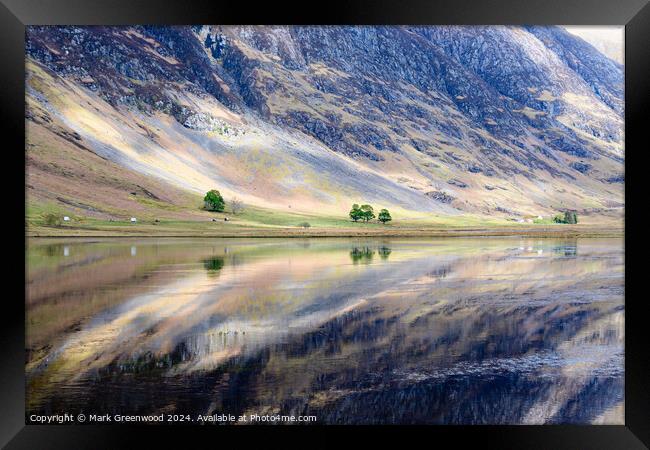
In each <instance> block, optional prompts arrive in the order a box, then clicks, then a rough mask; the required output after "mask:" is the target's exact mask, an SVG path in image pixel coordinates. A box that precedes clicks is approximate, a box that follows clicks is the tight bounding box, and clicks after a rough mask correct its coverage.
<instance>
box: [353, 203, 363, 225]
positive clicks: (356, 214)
mask: <svg viewBox="0 0 650 450" xmlns="http://www.w3.org/2000/svg"><path fill="white" fill-rule="evenodd" d="M350 218H351V219H352V220H354V221H355V222H357V221H358V220H359V219H363V211H361V207H359V205H357V204H356V203H355V204H354V205H352V209H351V210H350Z"/></svg>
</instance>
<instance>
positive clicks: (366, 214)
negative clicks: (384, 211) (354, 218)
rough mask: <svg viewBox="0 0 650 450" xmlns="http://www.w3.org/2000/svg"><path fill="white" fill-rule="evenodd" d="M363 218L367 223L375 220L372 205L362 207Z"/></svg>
mask: <svg viewBox="0 0 650 450" xmlns="http://www.w3.org/2000/svg"><path fill="white" fill-rule="evenodd" d="M361 218H362V219H363V220H365V221H366V222H368V221H370V220H372V219H374V218H375V210H374V209H372V206H370V205H361Z"/></svg>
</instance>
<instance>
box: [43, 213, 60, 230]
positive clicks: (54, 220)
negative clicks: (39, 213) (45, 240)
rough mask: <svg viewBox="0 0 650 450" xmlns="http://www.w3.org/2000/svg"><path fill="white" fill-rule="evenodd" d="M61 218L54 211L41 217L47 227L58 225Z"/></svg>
mask: <svg viewBox="0 0 650 450" xmlns="http://www.w3.org/2000/svg"><path fill="white" fill-rule="evenodd" d="M61 220H62V219H61V216H60V215H58V214H54V213H46V214H45V216H44V217H43V222H45V225H47V226H49V227H60V226H61Z"/></svg>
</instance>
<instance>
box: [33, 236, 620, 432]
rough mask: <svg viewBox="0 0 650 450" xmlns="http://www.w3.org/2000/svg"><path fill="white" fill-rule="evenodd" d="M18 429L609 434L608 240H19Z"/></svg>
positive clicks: (616, 341) (614, 313)
mask: <svg viewBox="0 0 650 450" xmlns="http://www.w3.org/2000/svg"><path fill="white" fill-rule="evenodd" d="M26 252H27V305H26V334H27V335H26V367H25V370H26V376H27V415H31V414H54V413H64V412H67V413H71V414H78V413H85V414H105V413H106V414H162V413H165V414H167V413H169V414H174V413H176V414H188V415H190V416H191V417H192V419H194V418H195V417H196V415H197V414H201V415H211V414H233V415H237V416H239V415H242V414H248V415H250V414H261V415H277V414H280V415H296V416H299V415H300V416H307V415H309V416H315V417H316V420H317V423H337V424H338V423H340V424H376V423H399V424H402V423H430V424H541V423H607V424H622V423H624V417H623V409H624V408H623V402H624V384H623V380H624V346H623V341H624V315H625V309H624V277H623V275H624V262H623V261H624V258H623V256H624V255H623V242H622V239H578V240H576V239H570V240H556V239H520V238H497V239H487V238H467V239H464V238H446V239H349V238H346V239H295V238H293V239H194V240H188V239H183V240H181V239H124V240H122V239H106V240H97V239H95V240H90V239H87V240H80V239H68V240H64V239H62V240H54V239H31V240H30V241H29V243H28V247H27V250H26Z"/></svg>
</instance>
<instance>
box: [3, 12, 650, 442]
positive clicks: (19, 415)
mask: <svg viewBox="0 0 650 450" xmlns="http://www.w3.org/2000/svg"><path fill="white" fill-rule="evenodd" d="M205 23H214V24H263V23H264V24H269V23H273V24H467V25H474V24H484V25H485V24H521V25H528V24H545V25H547V24H554V25H625V27H626V28H625V30H626V31H625V97H626V109H625V111H626V112H625V135H626V140H625V148H626V164H625V166H626V173H625V195H626V203H627V205H626V206H627V207H626V214H625V228H626V229H625V243H626V252H625V260H626V273H625V283H626V305H625V309H626V340H625V425H624V426H592V425H589V426H569V425H553V426H481V427H472V426H429V427H416V428H413V427H408V428H406V427H400V426H391V427H383V428H375V427H297V428H293V427H269V428H264V429H260V428H258V427H253V428H248V427H245V428H243V429H242V428H239V427H228V428H227V429H226V428H221V427H193V428H192V429H191V430H190V429H187V428H179V427H178V426H176V427H175V428H173V430H172V429H170V428H171V427H164V426H155V427H152V426H150V427H144V428H143V427H135V426H126V425H123V426H108V425H107V426H95V425H84V426H80V425H58V426H43V425H41V426H38V425H25V414H24V403H25V392H24V352H25V350H24V349H25V345H24V336H25V333H24V331H25V318H24V312H25V311H24V294H25V291H24V287H23V285H22V282H23V280H24V279H25V274H24V269H25V265H24V263H23V264H21V262H20V261H21V259H23V258H24V257H25V244H26V242H25V240H24V239H19V238H18V237H17V236H19V235H20V236H25V229H24V222H21V220H20V215H21V214H23V215H24V212H25V211H24V210H25V193H24V184H25V178H24V177H25V171H24V164H25V159H24V158H25V154H24V148H25V147H24V146H25V143H24V134H25V133H24V108H25V99H24V75H25V74H24V60H25V51H24V37H25V26H27V25H39V24H40V25H44V24H61V25H62V24H76V25H97V24H110V25H127V24H205ZM648 43H650V4H649V2H648V0H619V1H607V0H580V1H579V0H534V1H531V0H527V1H522V0H484V1H471V0H456V1H454V0H445V1H436V2H433V1H427V0H408V1H396V0H395V1H389V0H377V1H363V0H354V1H342V0H341V1H339V0H336V1H328V2H323V3H322V4H316V3H311V5H308V4H307V2H305V4H304V5H302V6H301V5H296V4H291V3H288V2H287V3H286V4H279V3H277V2H267V3H260V4H255V5H254V6H253V4H248V3H244V2H241V1H239V2H232V1H227V2H216V1H214V0H212V1H211V0H195V1H189V0H185V1H183V2H179V1H174V0H139V1H138V0H112V1H111V0H103V1H99V0H94V1H83V0H68V1H54V0H0V55H1V58H0V61H1V62H2V67H0V95H1V97H0V123H2V124H4V125H5V130H6V131H5V133H3V136H2V137H3V139H2V141H0V142H2V148H3V149H4V151H3V153H2V157H3V161H4V163H5V167H4V168H5V170H4V172H3V175H4V176H3V177H2V185H3V191H2V192H3V193H5V195H4V196H3V203H4V206H5V227H6V230H7V234H6V235H5V236H6V238H5V239H6V245H8V246H9V252H10V253H9V254H8V255H7V257H6V258H5V262H6V263H8V264H7V269H5V280H6V286H8V287H10V288H12V289H5V295H4V296H3V298H2V300H3V302H4V305H3V306H4V312H3V314H2V315H1V316H2V327H1V328H0V331H1V333H2V336H1V340H0V348H1V349H2V352H3V364H2V369H1V370H0V390H1V391H2V401H0V445H3V446H5V445H6V448H10V449H16V448H93V449H97V448H116V447H122V446H124V447H131V448H132V447H134V446H135V445H134V441H133V439H135V438H136V437H138V436H139V437H142V436H146V437H147V441H146V443H147V444H146V446H145V448H155V446H156V441H157V442H162V443H166V444H171V443H173V442H174V441H176V440H181V442H182V443H183V445H184V446H186V447H190V445H189V442H190V441H191V440H192V439H196V438H202V439H204V438H208V439H214V438H215V435H221V436H223V435H224V434H228V435H230V436H229V437H236V438H237V439H239V440H245V439H246V438H247V437H249V436H252V435H255V436H256V437H259V435H260V433H263V434H264V435H265V437H266V436H268V437H275V436H277V437H280V433H282V437H283V438H285V439H286V435H287V434H288V433H290V434H294V433H299V434H301V435H302V436H304V437H305V440H300V439H298V440H297V441H296V442H298V443H303V445H311V444H309V442H310V441H313V440H317V441H318V442H319V443H321V444H329V445H339V440H338V439H339V435H340V433H342V432H343V433H345V434H347V435H351V434H362V435H363V437H364V439H370V440H372V441H375V442H378V441H385V440H386V439H399V440H402V436H403V435H404V434H408V435H409V436H412V435H413V433H417V434H419V435H424V436H421V437H425V436H426V441H425V442H429V443H431V444H434V445H440V444H441V443H442V442H446V443H448V442H452V441H451V440H453V442H454V447H457V446H458V445H464V444H468V443H469V444H474V445H481V446H482V447H490V448H529V449H534V448H540V449H541V448H545V449H546V448H548V449H565V448H566V449H578V448H592V449H601V448H602V449H616V448H624V449H635V448H647V447H648V446H650V427H649V426H648V425H649V424H650V393H649V392H650V390H649V389H648V387H647V385H646V384H647V381H648V380H649V377H648V373H649V372H648V370H649V369H650V368H649V367H648V366H649V365H648V362H649V357H648V355H649V353H650V352H649V351H648V346H647V335H646V333H645V330H644V327H645V324H646V323H647V321H648V319H649V317H648V313H647V308H646V307H645V305H644V303H646V298H645V296H643V295H634V294H633V293H634V292H635V289H634V288H635V287H636V286H638V285H639V283H640V282H641V277H642V276H643V274H642V271H644V267H643V265H642V264H631V261H633V260H634V259H635V256H637V255H639V254H640V253H641V252H642V251H643V249H642V247H641V246H640V245H634V239H636V238H637V237H640V236H641V234H640V231H641V225H642V221H641V220H640V215H641V214H643V212H642V209H643V208H636V207H635V206H638V202H637V201H635V198H640V199H643V198H644V197H645V196H644V195H643V192H642V190H643V184H644V183H643V181H642V177H643V170H644V169H643V167H644V164H643V162H642V158H643V156H642V155H643V153H644V151H645V150H647V147H648V146H647V138H646V134H647V131H646V130H645V129H644V128H645V127H646V122H647V119H646V117H647V112H648V110H649V109H650V45H648ZM629 242H632V243H633V244H632V245H630V246H628V245H627V244H628V243H629ZM639 292H642V291H641V290H640V289H639ZM370 428H371V429H370ZM405 428H406V429H405ZM179 430H180V431H179ZM233 435H234V436H233ZM219 439H221V438H219ZM306 439H309V441H308V440H306ZM212 442H213V443H217V441H212ZM398 442H399V441H398ZM219 443H221V442H219ZM367 443H368V444H369V443H370V442H367Z"/></svg>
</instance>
